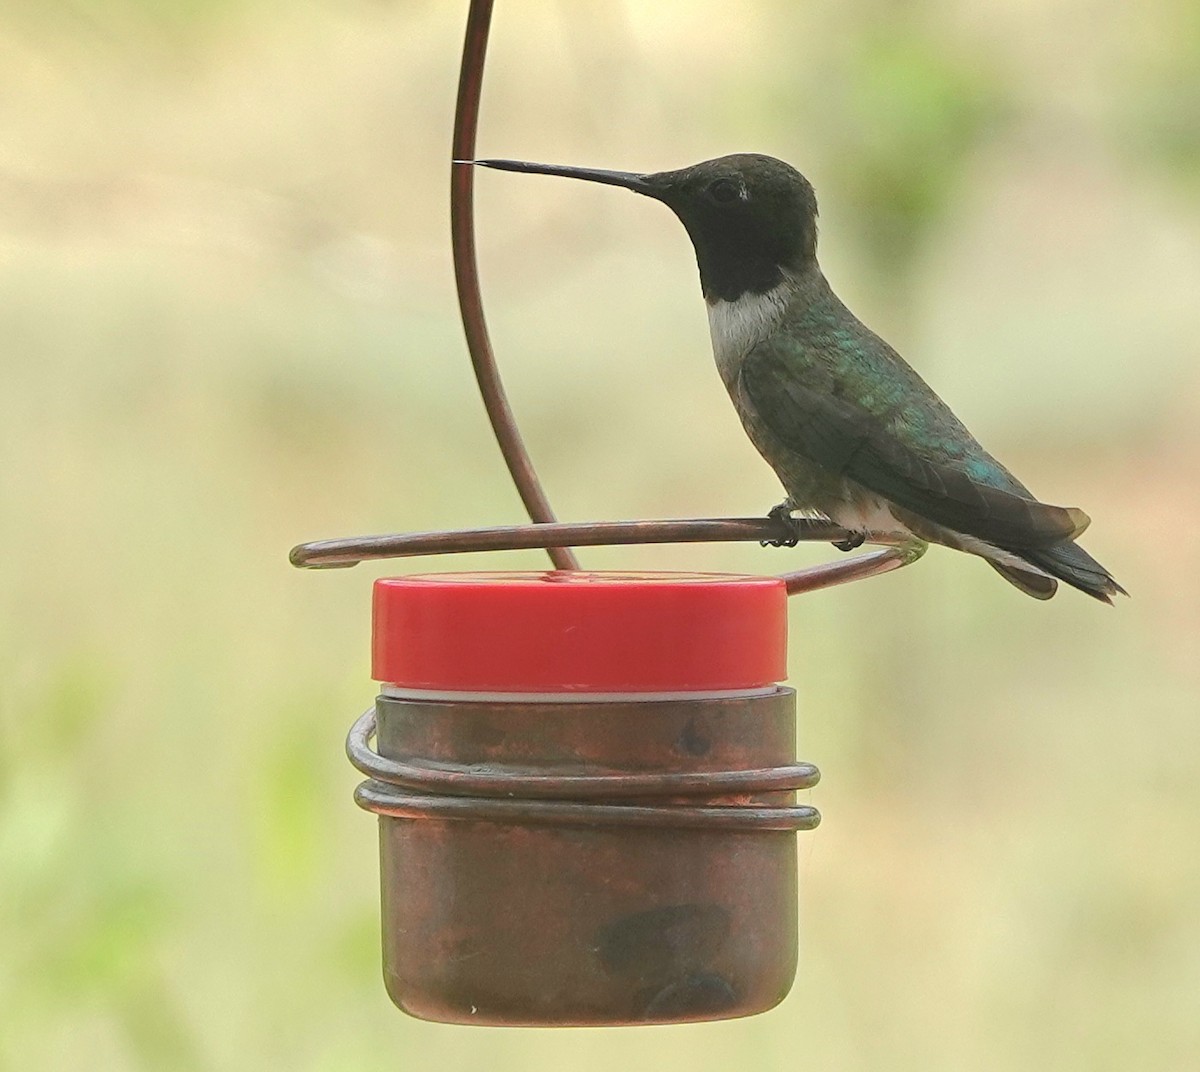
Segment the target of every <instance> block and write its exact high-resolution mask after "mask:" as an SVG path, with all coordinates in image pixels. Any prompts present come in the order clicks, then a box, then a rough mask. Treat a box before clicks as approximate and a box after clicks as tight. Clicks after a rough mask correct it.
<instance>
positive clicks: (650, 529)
mask: <svg viewBox="0 0 1200 1072" xmlns="http://www.w3.org/2000/svg"><path fill="white" fill-rule="evenodd" d="M492 4H493V0H471V4H470V8H469V10H468V13H467V27H466V34H465V38H464V41H463V53H462V66H461V68H460V72H459V80H458V98H457V104H456V107H455V113H454V136H453V144H452V146H451V154H450V159H451V161H470V160H473V159H474V158H475V139H476V132H477V131H478V129H479V102H480V97H481V94H482V86H483V67H484V59H485V57H486V55H487V45H488V33H489V30H490V29H491V20H492ZM474 195H475V169H474V168H473V167H470V166H469V165H467V164H461V163H460V164H454V163H452V164H451V170H450V239H451V248H452V251H453V257H454V278H455V282H456V285H457V290H458V305H459V312H460V315H461V317H462V324H463V333H464V335H465V336H466V342H467V351H468V353H469V354H470V358H471V365H472V367H473V369H474V371H475V380H476V383H477V384H478V385H479V393H480V395H481V396H482V398H483V404H484V408H485V409H486V410H487V415H488V419H489V421H490V422H491V425H492V431H493V432H494V434H495V436H496V442H497V444H498V445H499V447H500V453H501V454H502V455H503V457H504V461H505V464H506V465H507V466H508V471H509V473H510V474H511V476H512V479H513V483H514V484H515V485H516V488H517V493H518V494H519V495H520V497H521V501H522V503H523V504H524V506H525V510H526V512H527V513H528V514H529V519H530V521H532V522H533V524H532V525H518V526H513V527H506V528H487V529H464V530H460V531H456V532H413V533H401V534H396V535H387V536H360V537H351V538H348V539H339V540H322V541H318V542H315V543H304V544H300V545H299V546H297V547H294V548H292V552H291V555H290V559H291V562H292V565H294V566H298V567H302V568H307V569H331V568H339V567H346V566H354V565H356V564H357V563H359V562H366V561H370V560H375V559H382V558H407V557H412V556H415V555H442V554H454V553H458V552H463V551H502V550H516V549H520V548H533V547H540V548H544V549H545V550H546V551H547V553H548V554H549V556H550V561H551V563H552V564H553V566H554V567H555V569H561V570H577V569H579V561H578V559H577V558H576V557H575V554H574V552H573V551H572V550H571V548H572V546H575V547H597V546H604V545H609V546H611V545H615V544H655V543H706V542H718V541H725V542H733V541H748V540H757V541H759V542H764V543H781V542H785V543H789V544H791V543H796V542H799V541H825V542H831V543H832V542H837V541H842V540H845V539H847V537H849V536H851V535H852V534H851V533H848V532H846V531H845V530H844V529H842V528H840V527H839V526H837V525H834V524H833V523H832V522H829V521H824V520H813V519H803V518H802V519H798V520H796V521H794V522H793V525H794V529H792V528H786V527H785V525H784V524H783V523H782V522H780V521H778V520H776V519H773V518H769V517H762V518H694V519H679V520H667V521H591V522H572V523H564V522H559V521H557V520H556V518H555V515H554V511H553V510H552V509H551V508H550V502H549V500H548V499H547V498H546V493H545V491H544V490H543V489H542V485H541V481H540V480H539V479H538V475H537V471H536V470H535V469H534V466H533V461H532V460H531V458H530V457H529V452H528V451H527V450H526V449H525V444H524V441H523V440H522V438H521V433H520V432H519V430H518V429H517V422H516V418H515V416H514V415H513V411H512V407H511V406H510V405H509V402H508V396H507V394H506V393H505V390H504V385H503V382H502V381H501V379H500V371H499V368H498V367H497V364H496V357H495V353H494V351H493V349H492V344H491V339H490V337H489V335H488V329H487V320H486V318H485V316H484V312H483V297H482V294H481V293H480V287H479V266H478V262H477V258H476V255H475V210H474ZM867 539H868V542H870V543H877V544H884V545H887V546H884V547H882V548H881V549H879V550H873V551H869V552H867V553H865V554H861V555H856V556H854V557H852V558H847V559H843V560H842V561H840V562H830V563H826V564H823V565H820V566H814V567H811V568H809V569H805V570H798V571H795V572H792V573H784V574H781V577H782V579H783V581H784V582H785V584H786V585H787V590H788V594H789V595H796V594H798V593H801V592H811V591H815V590H816V589H819V588H829V587H831V586H833V585H837V584H844V583H846V582H848V581H856V580H862V579H864V578H866V577H874V576H878V575H879V574H882V573H888V572H890V571H891V570H894V569H897V568H899V567H900V566H905V565H908V564H909V563H910V562H915V561H916V560H917V559H918V558H920V557H921V555H922V554H923V553H924V551H925V545H924V544H922V543H919V542H915V541H913V542H899V541H897V540H895V539H894V538H892V537H889V536H887V535H885V534H872V535H869V536H868V538H867Z"/></svg>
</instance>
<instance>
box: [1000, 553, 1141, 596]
mask: <svg viewBox="0 0 1200 1072" xmlns="http://www.w3.org/2000/svg"><path fill="white" fill-rule="evenodd" d="M1017 554H1018V555H1020V557H1021V558H1023V559H1025V561H1026V562H1028V563H1029V564H1030V565H1032V566H1034V567H1036V568H1037V569H1038V570H1040V571H1042V572H1043V573H1047V574H1049V575H1050V576H1051V577H1057V578H1058V579H1059V580H1060V581H1065V582H1066V583H1067V584H1069V585H1070V586H1071V587H1072V588H1078V589H1079V590H1080V591H1081V592H1086V593H1087V594H1088V595H1089V596H1092V597H1093V598H1094V599H1099V600H1100V601H1101V602H1103V603H1111V602H1112V597H1113V596H1115V595H1122V596H1127V595H1129V593H1128V592H1126V591H1125V589H1124V588H1122V587H1121V586H1120V585H1119V584H1118V583H1117V582H1116V580H1114V578H1113V576H1112V574H1111V573H1109V572H1108V570H1106V569H1105V568H1104V567H1103V566H1102V565H1100V563H1099V562H1097V561H1096V560H1095V559H1094V558H1092V556H1091V555H1089V554H1088V553H1087V552H1086V551H1085V550H1084V549H1083V548H1082V547H1080V546H1079V544H1077V543H1071V542H1069V541H1068V542H1065V543H1057V544H1054V545H1053V546H1051V547H1040V548H1037V549H1036V550H1023V551H1018V552H1017ZM1001 572H1003V571H1001ZM1009 579H1010V580H1012V578H1009ZM1013 583H1014V584H1015V583H1016V582H1015V581H1014V582H1013ZM1018 587H1021V586H1020V585H1018ZM1031 594H1032V593H1031ZM1051 594H1053V593H1051ZM1042 598H1049V597H1047V596H1043V597H1042Z"/></svg>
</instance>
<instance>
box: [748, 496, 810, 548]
mask: <svg viewBox="0 0 1200 1072" xmlns="http://www.w3.org/2000/svg"><path fill="white" fill-rule="evenodd" d="M767 517H769V518H770V519H771V520H772V521H774V522H776V524H778V525H779V526H780V528H782V529H783V530H784V531H785V532H786V533H787V535H786V536H784V537H782V538H780V539H778V540H759V541H758V542H759V545H760V546H762V547H795V546H796V544H798V543H799V542H800V526H799V524H797V522H796V519H795V518H794V517H792V510H791V507H790V506H788V504H787V503H785V502H781V503H780V504H779V505H778V506H773V507H772V508H771V509H770V510H768V511H767Z"/></svg>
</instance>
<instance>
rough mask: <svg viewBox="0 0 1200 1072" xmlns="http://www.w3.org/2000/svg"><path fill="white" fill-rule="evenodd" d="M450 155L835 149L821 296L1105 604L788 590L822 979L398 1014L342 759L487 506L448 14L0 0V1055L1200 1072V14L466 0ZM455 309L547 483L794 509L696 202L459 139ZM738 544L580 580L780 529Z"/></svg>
mask: <svg viewBox="0 0 1200 1072" xmlns="http://www.w3.org/2000/svg"><path fill="white" fill-rule="evenodd" d="M498 9H499V10H498V11H497V13H496V20H495V28H494V33H493V41H492V51H491V54H490V58H489V66H488V76H487V80H486V84H485V93H484V107H483V116H482V126H481V136H480V153H481V154H482V155H507V156H520V157H525V158H528V159H534V160H547V161H556V162H563V163H580V164H591V165H598V166H609V167H618V168H630V169H638V170H657V169H661V168H670V167H677V166H681V165H683V164H687V163H691V162H693V161H696V160H700V159H703V158H706V157H710V156H716V155H719V154H722V153H726V152H733V151H742V150H757V151H763V152H768V153H772V154H774V155H777V156H781V157H783V158H785V159H787V160H789V161H791V162H793V163H795V164H796V165H797V166H798V167H800V168H801V169H802V170H803V171H805V172H806V173H807V174H808V175H809V177H810V178H811V179H812V180H813V182H814V183H815V185H816V187H817V191H818V194H819V195H820V197H821V204H822V225H823V232H822V233H823V240H822V261H823V264H824V266H825V268H826V271H827V273H828V274H829V276H830V277H831V279H832V281H833V283H834V286H835V287H836V288H837V289H838V291H839V292H840V293H841V295H842V296H843V298H845V299H846V300H847V302H848V303H849V304H850V305H851V306H852V307H853V308H855V309H856V310H857V311H858V312H859V314H860V315H861V316H862V317H863V318H864V319H865V320H866V321H867V322H868V323H869V324H871V325H872V326H873V327H875V328H876V329H877V330H879V331H880V332H881V333H882V334H883V335H885V336H886V337H888V338H890V339H891V340H892V341H893V342H894V343H895V344H896V345H897V346H898V347H899V348H900V349H901V350H902V351H903V352H904V353H906V354H907V356H908V357H909V358H910V360H911V361H912V362H913V363H914V364H915V365H916V366H917V368H918V369H919V370H920V371H921V372H922V373H923V374H924V375H925V376H926V377H927V379H929V381H930V382H931V383H932V385H933V386H934V387H935V388H936V389H937V390H938V391H939V392H940V393H941V394H942V395H943V396H944V397H945V398H946V399H947V400H948V401H949V402H950V403H951V404H952V405H953V406H954V408H955V409H956V410H957V412H958V413H959V414H960V416H961V417H962V418H963V419H964V420H965V421H966V422H967V424H968V425H970V426H971V427H972V428H973V429H974V430H975V431H976V433H977V434H978V435H979V436H980V437H981V438H982V439H983V440H984V442H985V443H986V444H987V445H988V446H989V447H990V449H992V450H993V451H994V452H995V453H996V454H998V455H999V456H1000V457H1001V458H1002V459H1004V460H1005V461H1006V462H1007V463H1008V464H1009V465H1010V466H1011V467H1012V468H1013V469H1014V470H1015V471H1016V472H1017V473H1018V474H1019V475H1020V476H1021V477H1022V478H1023V479H1024V480H1025V481H1027V482H1028V483H1029V484H1030V485H1031V486H1032V487H1033V488H1034V490H1035V491H1037V492H1038V493H1039V494H1041V495H1043V496H1045V497H1046V498H1048V499H1050V500H1051V501H1055V502H1067V503H1070V504H1078V505H1080V506H1082V507H1084V508H1085V509H1087V510H1088V512H1089V513H1090V514H1091V516H1092V518H1093V520H1094V523H1093V526H1092V530H1091V532H1089V534H1088V536H1087V538H1086V541H1085V542H1086V544H1087V546H1088V548H1089V549H1090V550H1091V551H1092V552H1094V553H1095V554H1096V555H1097V557H1099V558H1100V559H1101V560H1102V561H1103V562H1104V563H1105V564H1107V565H1108V566H1109V567H1110V568H1111V569H1112V570H1113V572H1114V573H1115V574H1116V576H1117V577H1118V579H1119V580H1120V581H1121V582H1122V583H1123V584H1124V585H1125V586H1126V587H1127V588H1128V589H1129V590H1130V591H1131V592H1132V593H1133V599H1131V600H1129V601H1122V602H1121V603H1120V604H1119V605H1118V606H1117V607H1116V608H1115V609H1113V610H1109V609H1108V608H1106V607H1103V606H1100V605H1098V604H1096V603H1094V602H1092V601H1090V600H1088V599H1086V598H1085V597H1083V596H1081V595H1078V594H1077V593H1074V592H1072V591H1070V590H1066V589H1064V590H1063V591H1062V592H1061V593H1060V595H1059V597H1058V598H1057V599H1055V600H1054V601H1053V602H1052V603H1049V604H1038V603H1035V602H1033V601H1032V600H1028V599H1026V598H1024V597H1023V596H1021V595H1020V594H1019V593H1017V592H1016V591H1015V590H1014V589H1011V588H1009V587H1008V586H1006V585H1004V584H1003V583H1002V582H1001V581H999V580H998V579H997V577H996V576H995V575H994V574H993V573H992V572H991V571H990V570H988V569H986V568H985V567H984V566H983V565H982V564H981V563H979V562H978V561H976V560H973V559H970V558H967V557H966V556H958V555H954V554H951V553H950V552H947V551H940V550H938V549H934V550H933V551H932V552H931V553H930V554H929V555H928V556H927V558H926V559H925V560H924V561H923V562H921V563H920V564H919V565H918V566H916V567H914V568H912V569H909V570H905V571H902V572H901V573H899V574H896V575H893V576H890V577H888V578H885V579H881V580H876V581H872V582H870V583H868V584H861V585H855V586H852V587H850V588H848V589H840V590H834V591H830V592H826V593H820V594H816V595H812V596H810V597H807V598H803V599H798V600H795V601H793V605H792V633H793V647H792V655H791V667H792V673H793V679H792V680H793V684H795V686H796V687H797V688H798V689H799V691H800V695H801V705H802V713H803V727H802V747H801V754H802V755H803V757H804V758H806V759H811V760H813V761H815V762H817V763H818V764H819V765H820V766H821V768H822V770H823V772H824V776H825V777H824V781H823V782H822V784H821V786H820V787H819V788H818V789H817V790H816V791H814V792H813V793H812V794H810V796H811V799H812V801H813V802H814V803H816V804H817V805H818V806H819V807H820V808H821V809H822V811H823V813H824V815H825V823H824V825H822V827H821V828H820V829H819V830H818V831H816V832H815V833H813V834H809V835H802V837H801V872H802V873H801V886H802V906H801V911H802V941H803V948H802V963H801V969H800V974H799V977H798V979H797V982H796V987H795V990H794V992H793V994H792V996H791V997H790V998H789V999H788V1001H787V1002H786V1003H785V1004H784V1005H783V1006H782V1007H781V1008H779V1009H778V1010H776V1011H774V1012H772V1013H770V1014H768V1015H765V1016H762V1017H759V1018H756V1019H752V1020H748V1021H743V1022H735V1023H727V1024H711V1025H703V1026H697V1027H690V1028H654V1029H652V1028H645V1029H637V1030H633V1029H630V1030H625V1031H617V1030H608V1031H601V1030H589V1031H561V1032H549V1031H542V1032H539V1031H502V1030H482V1029H480V1030H472V1029H460V1028H448V1027H441V1026H436V1025H427V1024H421V1023H418V1022H416V1021H412V1020H409V1019H407V1018H406V1017H404V1016H403V1015H401V1014H400V1013H399V1012H397V1011H395V1010H394V1009H393V1008H392V1007H391V1006H390V1005H389V1004H388V1001H387V998H386V996H385V994H384V991H383V987H382V984H381V981H380V978H379V967H378V960H379V954H378V941H379V939H378V908H377V900H378V885H377V883H378V879H377V865H376V849H375V826H374V822H373V821H372V820H371V819H370V817H368V816H367V815H365V814H363V813H360V812H358V811H357V810H356V809H355V807H354V806H353V804H352V803H351V800H350V792H351V789H352V786H353V785H354V783H355V781H356V778H355V776H354V773H353V771H352V770H351V769H350V767H349V765H348V764H347V763H346V762H345V760H344V758H343V756H342V751H341V746H342V739H343V735H344V733H345V730H346V728H347V727H348V725H349V724H350V722H351V720H352V719H353V718H354V716H355V715H356V714H357V713H358V712H360V711H361V710H362V709H363V708H364V707H365V706H367V704H368V703H369V702H370V699H371V697H372V695H373V691H374V690H373V687H372V685H371V683H370V681H369V680H368V672H367V651H368V597H369V588H370V584H371V581H372V579H373V577H374V576H376V575H380V574H381V573H383V572H386V571H387V570H388V569H393V570H394V569H396V568H400V569H410V570H423V569H430V568H454V569H464V568H472V567H487V568H494V567H502V566H507V567H513V568H522V567H530V566H532V567H539V566H540V565H541V564H542V562H543V561H544V560H543V558H542V557H541V556H540V555H538V554H533V553H527V554H515V553H514V554H511V555H506V556H499V557H492V558H486V559H481V558H458V559H452V560H442V561H438V562H434V561H431V560H425V561H417V562H412V563H406V564H404V565H402V566H401V567H386V566H385V567H360V568H358V569H356V570H354V571H351V572H333V573H324V574H302V573H299V572H297V571H295V570H293V569H291V568H290V567H289V566H288V564H287V559H286V554H287V550H288V548H289V547H290V546H291V545H292V544H293V543H296V542H299V541H301V540H305V539H313V538H318V537H324V536H335V535H350V534H356V533H367V532H381V531H382V532H386V531H395V530H405V529H407V530H414V529H427V528H448V527H457V526H471V525H481V524H500V523H515V522H519V521H520V520H521V519H522V516H521V511H520V507H519V504H518V502H517V499H516V496H515V494H514V493H513V491H512V489H511V487H510V486H509V482H508V480H507V478H506V475H505V472H504V470H503V467H502V465H501V463H500V460H499V457H498V454H497V451H496V449H495V447H494V445H493V443H492V441H491V439H490V435H489V432H488V429H487V426H486V422H485V419H484V416H483V412H482V407H481V405H480V403H479V401H478V399H477V396H476V393H475V390H474V387H473V383H472V380H471V377H470V373H469V367H468V363H467V359H466V354H465V352H464V348H463V344H462V341H461V335H460V329H459V327H458V323H457V319H456V310H455V304H454V299H453V286H452V276H451V269H450V263H449V253H448V241H447V229H448V221H447V176H448V163H447V158H448V155H449V154H448V147H449V129H450V121H451V115H452V108H453V91H454V85H455V79H456V75H457V64H458V50H459V45H460V41H461V34H462V27H463V21H464V15H465V4H463V3H450V2H447V0H441V2H436V3H435V2H432V0H426V2H415V0H414V2H401V0H302V2H291V3H283V2H281V0H172V2H168V0H69V2H68V0H40V2H35V0H25V2H22V0H4V2H3V3H0V361H3V368H4V373H3V387H2V389H0V537H2V542H0V547H2V548H3V553H4V559H5V561H4V565H3V569H2V571H0V578H2V579H0V593H2V596H0V598H2V602H0V1068H4V1069H8V1068H12V1069H21V1070H23V1072H34V1070H43V1069H46V1070H49V1069H62V1068H87V1069H105V1070H108V1069H154V1070H160V1069H166V1070H171V1069H181V1070H192V1069H197V1070H199V1069H204V1070H207V1069H214V1070H230V1072H233V1070H239V1069H262V1068H284V1067H286V1068H290V1069H295V1070H298V1072H300V1070H322V1072H323V1070H341V1069H360V1068H363V1067H365V1066H368V1065H370V1066H372V1067H385V1068H398V1069H406V1070H407V1069H412V1070H421V1069H427V1068H428V1069H434V1068H437V1069H443V1070H448V1072H455V1070H460V1069H461V1070H466V1069H473V1068H478V1067H487V1068H491V1069H497V1070H499V1072H508V1070H517V1069H541V1068H546V1069H549V1068H558V1067H564V1068H565V1067H569V1068H572V1069H581V1070H585V1072H586V1070H601V1069H610V1068H612V1067H617V1066H621V1065H624V1066H626V1067H633V1068H650V1067H654V1068H659V1067H666V1068H682V1067H685V1066H686V1067H690V1068H693V1069H696V1070H698V1072H705V1070H725V1069H729V1068H738V1067H745V1068H754V1069H756V1070H761V1072H772V1070H777V1069H778V1070H783V1069H792V1068H819V1069H832V1070H857V1069H863V1070H867V1069H888V1070H907V1069H923V1070H925V1069H955V1070H957V1069H971V1070H976V1072H987V1070H993V1069H994V1070H1001V1069H1003V1070H1009V1069H1014V1070H1015V1069H1022V1070H1026V1069H1059V1070H1069V1069H1088V1070H1103V1069H1117V1068H1121V1069H1129V1068H1134V1069H1152V1070H1156V1072H1157V1070H1176V1069H1178V1070H1194V1069H1196V1068H1198V1067H1200V852H1198V851H1197V849H1198V847H1200V717H1198V714H1200V650H1198V648H1200V644H1198V642H1200V570H1198V569H1197V559H1198V556H1200V527H1198V524H1197V522H1198V521H1200V493H1198V490H1197V486H1198V481H1200V362H1198V360H1197V359H1198V358H1200V73H1198V72H1200V7H1198V6H1197V5H1196V4H1195V3H1194V0H1151V2H1148V3H1144V4H1137V5H1132V4H1122V3H1118V2H1116V0H1039V2H1037V3H1033V2H1029V0H1026V2H1022V3H1012V4H1002V5H998V4H990V3H985V2H984V0H955V2H949V0H930V2H925V3H896V2H892V0H852V2H839V3H833V2H832V0H827V2H824V3H816V2H809V3H803V4H797V3H794V2H785V0H761V2H755V3H747V4H741V5H730V4H728V3H722V2H718V0H695V2H693V3H688V4H682V3H649V2H645V3H643V2H635V0H625V2H624V3H616V2H612V0H576V2H566V0H528V2H519V0H511V2H504V0H501V2H500V3H499V4H498ZM478 211H479V221H480V244H481V259H482V268H483V275H484V284H485V296H486V300H487V302H488V307H489V311H490V315H491V317H492V326H493V334H494V338H495V342H496V346H497V350H498V353H499V355H500V357H501V363H502V366H503V369H504V371H505V374H506V377H507V381H508V386H509V390H510V393H511V396H512V399H513V402H514V405H515V408H516V410H517V412H518V415H519V418H520V421H521V424H522V427H523V428H524V430H525V433H526V436H527V439H528V441H529V445H530V447H531V450H532V453H533V455H534V457H535V459H536V461H537V462H538V465H539V467H540V469H541V471H542V474H543V478H544V480H545V483H546V486H547V489H548V492H549V494H550V497H551V499H552V501H553V502H554V505H555V507H556V509H557V511H558V513H559V515H560V516H561V517H564V518H569V519H587V518H623V517H664V516H693V515H700V516H704V515H720V514H726V513H728V514H734V515H738V514H758V513H762V512H763V511H765V510H766V508H767V507H769V506H770V505H772V504H773V503H775V502H776V501H778V498H779V489H778V487H777V485H776V483H775V480H774V478H773V476H772V474H771V472H770V471H769V470H768V469H767V467H766V466H765V465H764V464H763V463H762V462H761V461H760V459H759V458H758V457H757V455H756V454H755V453H754V451H753V449H752V448H751V447H750V445H749V444H748V442H747V441H746V440H745V439H744V437H743V434H742V432H741V430H740V428H739V426H738V423H737V421H736V419H735V417H734V415H733V412H732V409H731V408H730V406H729V403H728V401H727V399H726V398H725V396H724V392H723V390H722V388H721V385H720V383H719V380H718V378H717V375H716V373H715V370H714V368H713V365H712V359H711V356H710V352H709V343H708V334H707V324H706V320H705V316H704V311H703V305H702V302H701V299H700V296H699V292H698V288H697V285H696V278H695V267H694V262H693V259H692V254H691V250H690V247H689V245H688V243H687V239H686V237H685V235H684V233H683V231H682V229H681V228H680V226H679V225H678V223H677V222H676V221H675V220H674V219H673V218H671V216H670V214H669V213H668V212H666V211H664V210H663V209H662V207H661V206H658V205H655V204H653V203H651V202H649V201H645V200H643V199H639V198H634V197H631V196H629V195H627V194H623V193H622V192H620V191H615V190H610V189H604V188H598V187H597V188H593V187H588V186H584V185H583V184H576V183H566V182H558V181H555V180H551V179H537V178H525V177H520V176H512V175H500V174H485V175H481V176H480V179H479V208H478ZM830 556H833V557H836V552H833V551H832V550H831V549H829V548H824V547H810V548H801V549H797V550H795V551H791V552H787V551H779V550H764V549H760V548H757V547H743V546H717V545H711V546H707V547H681V548H647V549H624V550H610V551H605V550H594V551H587V552H586V553H585V554H584V555H583V559H584V561H585V564H587V565H589V566H593V567H597V568H601V567H646V568H679V569H710V570H749V571H771V570H777V569H783V568H793V567H796V566H799V565H801V564H804V563H806V562H815V561H819V560H823V559H827V558H829V557H830Z"/></svg>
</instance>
